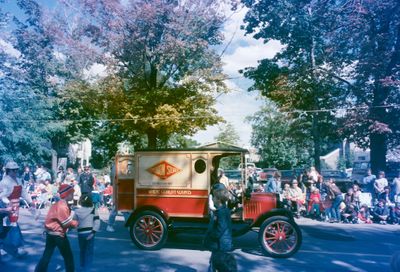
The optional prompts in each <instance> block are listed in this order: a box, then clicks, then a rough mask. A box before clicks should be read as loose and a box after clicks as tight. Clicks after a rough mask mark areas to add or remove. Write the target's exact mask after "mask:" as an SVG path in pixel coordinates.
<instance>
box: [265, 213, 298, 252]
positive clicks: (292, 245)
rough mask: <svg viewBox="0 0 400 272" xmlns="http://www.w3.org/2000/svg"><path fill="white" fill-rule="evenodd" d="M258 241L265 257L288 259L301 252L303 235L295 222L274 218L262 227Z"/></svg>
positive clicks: (269, 219)
mask: <svg viewBox="0 0 400 272" xmlns="http://www.w3.org/2000/svg"><path fill="white" fill-rule="evenodd" d="M258 239H259V242H260V244H261V248H262V250H263V253H264V254H265V255H267V256H271V257H275V258H288V257H290V256H292V255H293V254H295V253H296V252H297V251H298V250H299V248H300V245H301V242H302V235H301V230H300V228H299V226H298V225H297V224H296V222H294V221H293V220H290V219H289V218H287V217H284V216H273V217H270V218H268V219H266V220H265V221H264V222H263V224H262V225H261V227H260V231H259V233H258Z"/></svg>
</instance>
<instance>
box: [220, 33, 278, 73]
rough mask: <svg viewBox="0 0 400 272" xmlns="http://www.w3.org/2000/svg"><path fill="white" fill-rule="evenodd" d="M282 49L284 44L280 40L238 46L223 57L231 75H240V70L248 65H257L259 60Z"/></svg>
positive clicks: (226, 69) (269, 56) (270, 56)
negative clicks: (231, 52)
mask: <svg viewBox="0 0 400 272" xmlns="http://www.w3.org/2000/svg"><path fill="white" fill-rule="evenodd" d="M281 49H282V45H281V43H280V42H279V41H269V42H268V43H267V44H260V45H249V46H242V47H237V48H236V49H235V51H234V52H233V54H230V55H225V56H224V57H223V59H222V60H223V62H224V71H225V73H227V74H228V75H230V76H236V75H238V70H240V69H244V68H246V67H256V66H257V62H258V61H259V60H262V59H270V58H273V57H274V56H275V55H276V53H278V52H279V51H281Z"/></svg>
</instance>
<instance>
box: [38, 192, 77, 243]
mask: <svg viewBox="0 0 400 272" xmlns="http://www.w3.org/2000/svg"><path fill="white" fill-rule="evenodd" d="M72 217H73V215H72V214H71V210H70V209H69V207H68V205H67V202H65V200H63V199H61V200H59V201H57V202H56V203H54V204H53V205H52V206H51V207H50V209H49V212H48V213H47V216H46V221H45V222H44V226H45V228H46V231H47V233H49V234H52V235H58V236H62V237H64V236H65V233H66V232H67V231H68V228H75V227H77V226H78V222H77V221H75V220H72Z"/></svg>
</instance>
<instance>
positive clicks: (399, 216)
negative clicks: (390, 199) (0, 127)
mask: <svg viewBox="0 0 400 272" xmlns="http://www.w3.org/2000/svg"><path fill="white" fill-rule="evenodd" d="M390 223H392V224H393V225H398V224H400V202H396V204H395V206H394V207H393V209H392V210H391V212H390Z"/></svg>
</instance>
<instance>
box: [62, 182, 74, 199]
mask: <svg viewBox="0 0 400 272" xmlns="http://www.w3.org/2000/svg"><path fill="white" fill-rule="evenodd" d="M58 193H59V194H60V197H61V198H66V197H67V196H68V195H69V194H73V193H74V187H72V186H71V185H68V184H61V185H60V188H59V189H58Z"/></svg>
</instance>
